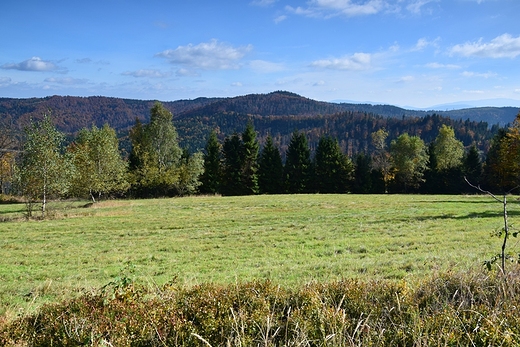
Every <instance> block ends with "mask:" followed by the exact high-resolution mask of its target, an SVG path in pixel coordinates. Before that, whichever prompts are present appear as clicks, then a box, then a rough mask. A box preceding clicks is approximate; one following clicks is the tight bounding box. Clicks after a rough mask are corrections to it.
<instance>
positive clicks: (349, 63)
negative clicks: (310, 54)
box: [310, 53, 372, 71]
mask: <svg viewBox="0 0 520 347" xmlns="http://www.w3.org/2000/svg"><path fill="white" fill-rule="evenodd" d="M371 61H372V56H371V55H370V54H367V53H354V54H353V55H351V56H348V57H343V58H331V59H322V60H316V61H313V62H312V63H311V64H310V66H312V67H316V68H323V69H332V70H357V71H360V70H367V69H369V68H370V67H371Z"/></svg>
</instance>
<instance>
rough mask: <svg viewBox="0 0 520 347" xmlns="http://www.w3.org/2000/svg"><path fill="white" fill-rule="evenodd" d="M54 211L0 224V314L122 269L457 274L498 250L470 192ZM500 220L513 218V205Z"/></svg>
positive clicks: (146, 278)
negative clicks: (53, 215)
mask: <svg viewBox="0 0 520 347" xmlns="http://www.w3.org/2000/svg"><path fill="white" fill-rule="evenodd" d="M510 200H511V201H512V199H510ZM515 204H516V201H515ZM17 210H18V211H19V212H21V210H23V205H0V215H4V216H12V214H13V213H16V212H17ZM56 215H57V218H55V219H52V220H45V221H30V222H3V223H0V300H1V301H0V307H1V308H0V314H6V313H7V314H9V312H11V313H13V312H14V311H16V310H18V309H20V308H23V309H29V310H30V309H34V308H36V307H38V306H39V305H40V304H41V303H42V302H45V301H54V300H57V299H61V298H64V297H70V296H71V295H72V293H74V292H78V291H80V290H83V289H88V288H92V287H100V286H102V285H104V284H106V283H108V282H109V281H111V280H113V279H114V278H115V277H116V276H118V275H121V274H122V273H123V274H125V275H127V276H131V277H134V278H135V279H136V280H138V281H141V282H144V283H158V284H162V283H164V282H166V281H169V280H171V279H172V278H174V277H177V279H178V281H180V282H181V283H186V284H195V283H200V282H205V281H211V282H221V283H229V282H235V281H246V280H251V279H256V278H260V279H263V278H270V279H272V280H273V281H275V282H276V283H282V284H286V285H296V284H301V283H305V282H309V281H313V280H317V281H329V280H333V279H338V278H346V277H361V278H390V279H400V278H405V277H407V278H408V277H410V278H414V277H417V276H422V275H425V274H428V273H431V272H434V271H438V270H442V271H444V270H449V269H452V268H453V269H456V270H461V269H462V270H463V269H465V268H468V267H472V266H478V264H479V263H480V262H481V261H482V260H485V259H488V258H490V256H491V255H493V254H495V253H498V251H499V247H500V240H499V239H497V238H491V237H490V236H489V235H490V233H491V232H493V231H494V230H496V229H498V228H500V226H501V223H502V220H501V205H500V204H498V203H496V202H494V201H492V200H491V199H490V198H488V197H478V196H421V195H417V196H415V195H412V196H400V195H377V196H370V195H363V196H362V195H282V196H247V197H189V198H178V199H158V200H132V201H108V202H101V203H99V204H97V205H94V206H93V207H90V208H70V209H67V210H65V211H61V212H58V213H56ZM62 217H63V218H62ZM510 217H511V220H512V222H513V223H514V220H515V219H516V218H518V212H517V206H515V205H514V204H513V203H512V204H511V205H510ZM514 242H516V240H515V239H512V241H511V248H510V249H514Z"/></svg>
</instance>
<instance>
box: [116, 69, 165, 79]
mask: <svg viewBox="0 0 520 347" xmlns="http://www.w3.org/2000/svg"><path fill="white" fill-rule="evenodd" d="M122 75H124V76H133V77H136V78H139V77H152V78H163V77H168V76H170V73H167V72H162V71H160V70H155V69H142V70H137V71H126V72H123V73H122Z"/></svg>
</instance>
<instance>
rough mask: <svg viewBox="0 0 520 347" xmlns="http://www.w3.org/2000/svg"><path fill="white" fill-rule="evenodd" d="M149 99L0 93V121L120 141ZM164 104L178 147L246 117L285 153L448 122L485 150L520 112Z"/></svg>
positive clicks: (283, 102)
mask: <svg viewBox="0 0 520 347" xmlns="http://www.w3.org/2000/svg"><path fill="white" fill-rule="evenodd" d="M153 104H154V102H153V101H151V100H130V99H119V98H109V97H100V96H96V97H72V96H52V97H46V98H31V99H9V98H0V120H1V121H2V122H8V123H12V124H14V125H15V127H17V128H18V129H22V128H23V127H24V126H25V125H26V124H28V122H29V120H30V119H31V118H33V119H40V118H41V117H42V116H43V114H45V113H50V114H51V116H52V119H53V120H54V122H55V123H56V125H57V127H58V129H59V130H61V131H64V132H66V133H69V134H72V133H76V132H77V131H78V130H80V129H82V128H85V127H90V126H92V125H96V126H98V127H101V126H103V125H104V124H105V123H108V124H109V125H110V126H111V127H113V128H114V129H116V131H117V132H118V133H119V136H120V137H121V138H122V139H123V140H124V139H125V137H126V134H127V133H128V130H129V129H130V127H131V126H132V125H133V124H134V123H135V119H136V118H138V119H140V120H141V121H148V120H149V119H150V109H151V108H152V107H153ZM163 105H164V106H165V107H166V108H167V109H168V110H170V111H171V112H172V113H173V115H174V124H175V126H176V128H177V130H178V132H179V136H180V142H181V145H182V146H183V147H187V148H189V149H191V150H192V151H194V150H197V149H201V148H203V147H204V145H205V142H206V139H207V136H208V135H209V133H210V131H211V130H213V129H217V135H218V137H219V139H220V140H223V139H224V138H225V137H226V136H228V135H230V134H232V133H233V132H235V131H237V132H241V131H243V130H244V128H245V125H246V123H247V121H248V120H251V121H252V122H253V123H254V126H255V129H256V131H257V132H258V134H259V142H260V144H263V143H264V141H265V139H266V137H267V135H268V134H271V135H272V137H273V141H274V143H275V144H276V145H278V146H279V148H280V149H281V151H282V153H284V150H285V148H286V147H287V144H288V142H289V138H290V134H291V133H292V132H293V131H294V130H295V129H298V130H300V131H302V132H305V133H306V134H307V136H308V138H309V145H310V146H311V148H314V147H315V146H316V144H317V142H318V140H319V138H320V136H321V135H323V134H328V135H330V136H333V137H335V138H337V139H338V141H339V143H340V145H341V147H342V149H343V150H344V151H345V153H348V154H355V153H358V152H362V151H370V134H371V133H372V132H374V131H376V130H378V129H380V128H385V129H387V130H388V132H389V140H391V139H393V138H396V137H397V136H398V135H399V134H402V133H405V132H407V133H409V134H410V135H420V136H421V137H422V138H423V140H424V141H426V142H429V141H431V140H432V139H433V138H434V137H435V136H436V133H437V129H438V128H439V126H440V125H441V124H448V125H450V126H452V127H453V128H454V129H455V133H456V135H457V137H458V138H460V139H461V140H462V141H463V142H464V144H465V145H466V146H468V145H470V144H471V143H476V144H477V146H479V147H480V148H481V149H482V150H484V151H485V150H487V147H488V145H489V139H490V138H491V136H492V134H493V133H494V132H495V131H496V128H497V127H492V125H494V124H500V125H505V124H507V123H510V122H512V121H513V120H514V118H515V116H516V114H517V113H518V109H516V108H513V107H503V108H496V107H487V108H473V109H465V110H453V111H445V112H437V111H435V112H433V111H432V112H426V111H413V110H405V109H402V108H399V107H395V106H390V105H368V104H348V103H341V104H337V103H327V102H321V101H315V100H312V99H308V98H305V97H302V96H299V95H297V94H294V93H290V92H283V91H278V92H273V93H269V94H250V95H245V96H238V97H233V98H197V99H194V100H178V101H173V102H163ZM124 143H125V141H123V144H124Z"/></svg>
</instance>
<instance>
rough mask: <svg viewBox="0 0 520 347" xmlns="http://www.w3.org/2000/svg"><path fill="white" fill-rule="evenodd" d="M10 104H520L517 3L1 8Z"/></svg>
mask: <svg viewBox="0 0 520 347" xmlns="http://www.w3.org/2000/svg"><path fill="white" fill-rule="evenodd" d="M0 7H1V11H0V33H1V36H0V37H1V38H2V40H1V42H2V45H1V49H0V97H16V98H27V97H42V96H48V95H74V96H91V95H102V96H114V97H122V98H133V99H157V100H161V101H171V100H179V99H193V98H196V97H200V96H203V97H228V96H237V95H244V94H249V93H268V92H272V91H275V90H287V91H291V92H295V93H298V94H301V95H303V96H306V97H309V98H312V99H316V100H324V101H332V100H351V101H358V102H364V101H370V102H376V103H387V104H393V105H399V106H413V107H429V106H433V105H438V104H446V103H453V102H459V101H472V100H473V101H475V100H487V99H509V100H502V101H500V102H502V103H504V105H506V104H514V103H515V101H514V100H517V101H516V103H517V104H518V105H516V104H515V105H513V106H520V101H518V100H520V25H519V20H518V14H520V1H518V0H308V1H293V0H288V1H286V0H242V1H239V0H227V1H215V0H211V1H208V0H185V1H177V0H175V1H174V0H170V1H163V0H147V1H132V0H126V1H122V0H90V1H71V0H63V1H58V0H49V1H40V0H3V1H2V5H1V6H0Z"/></svg>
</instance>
